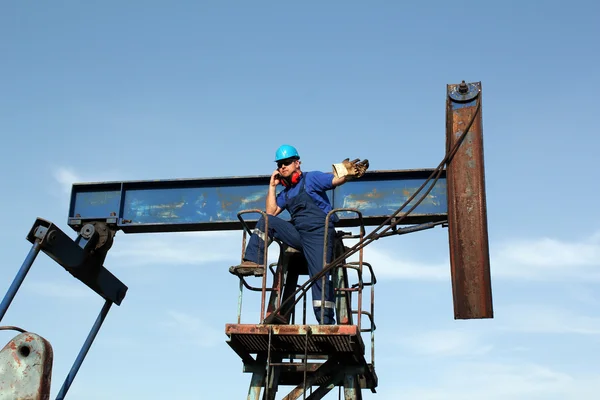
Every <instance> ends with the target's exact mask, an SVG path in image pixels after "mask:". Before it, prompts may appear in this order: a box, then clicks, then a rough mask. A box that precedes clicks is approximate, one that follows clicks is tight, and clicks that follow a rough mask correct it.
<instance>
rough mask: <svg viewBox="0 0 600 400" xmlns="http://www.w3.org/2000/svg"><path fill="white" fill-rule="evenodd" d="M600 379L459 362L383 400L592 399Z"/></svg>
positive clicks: (540, 367) (533, 367)
mask: <svg viewBox="0 0 600 400" xmlns="http://www.w3.org/2000/svg"><path fill="white" fill-rule="evenodd" d="M599 378H600V376H598V375H586V374H580V375H572V374H569V373H566V372H563V371H557V370H554V369H552V368H549V367H547V366H543V365H538V364H534V363H527V364H518V365H517V364H500V363H457V364H452V365H449V366H448V367H447V368H445V369H444V371H443V372H442V374H441V376H437V377H436V376H432V377H431V379H430V380H429V382H428V384H427V385H420V387H410V386H409V387H405V388H402V387H401V388H400V389H399V390H398V392H397V393H393V392H391V391H390V392H387V393H382V396H381V397H382V399H384V400H387V399H394V398H402V399H404V400H417V399H418V400H455V399H456V400H458V399H460V400H479V399H486V400H504V399H511V400H530V399H540V400H541V399H544V400H559V399H560V400H565V399H573V400H575V399H592V398H596V397H597V392H598V390H600V379H599Z"/></svg>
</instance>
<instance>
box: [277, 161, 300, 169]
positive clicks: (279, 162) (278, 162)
mask: <svg viewBox="0 0 600 400" xmlns="http://www.w3.org/2000/svg"><path fill="white" fill-rule="evenodd" d="M294 161H296V160H294V159H290V160H283V161H277V168H281V167H283V166H286V167H287V166H288V165H290V164H291V163H293V162H294Z"/></svg>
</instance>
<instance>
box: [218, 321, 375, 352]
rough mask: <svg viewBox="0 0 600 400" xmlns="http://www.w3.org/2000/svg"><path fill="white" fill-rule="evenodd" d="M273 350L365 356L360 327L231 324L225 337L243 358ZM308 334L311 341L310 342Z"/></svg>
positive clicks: (228, 325) (226, 329)
mask: <svg viewBox="0 0 600 400" xmlns="http://www.w3.org/2000/svg"><path fill="white" fill-rule="evenodd" d="M269 329H271V331H272V339H271V340H272V341H271V346H270V349H271V351H273V352H275V353H285V354H303V353H304V352H305V350H306V351H308V353H309V354H312V355H323V354H325V355H327V354H332V353H349V354H353V355H357V356H362V355H363V354H364V351H365V347H364V343H363V340H362V338H361V336H360V332H359V330H358V327H357V326H356V325H267V324H260V325H254V324H227V325H226V328H225V333H226V334H227V336H229V338H230V341H229V342H228V343H229V344H230V346H232V348H234V350H236V351H237V352H238V354H239V353H240V352H242V353H243V354H258V353H261V352H266V351H268V350H269ZM307 334H308V338H307Z"/></svg>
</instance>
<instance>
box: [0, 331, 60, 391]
mask: <svg viewBox="0 0 600 400" xmlns="http://www.w3.org/2000/svg"><path fill="white" fill-rule="evenodd" d="M52 360H53V353H52V346H51V345H50V343H48V341H46V339H44V338H43V337H41V336H39V335H36V334H35V333H30V332H25V333H21V334H19V335H17V336H15V337H14V338H13V339H12V340H11V341H10V342H8V344H7V345H6V346H5V347H4V348H3V349H2V351H0V399H2V400H47V399H49V398H50V383H51V378H52Z"/></svg>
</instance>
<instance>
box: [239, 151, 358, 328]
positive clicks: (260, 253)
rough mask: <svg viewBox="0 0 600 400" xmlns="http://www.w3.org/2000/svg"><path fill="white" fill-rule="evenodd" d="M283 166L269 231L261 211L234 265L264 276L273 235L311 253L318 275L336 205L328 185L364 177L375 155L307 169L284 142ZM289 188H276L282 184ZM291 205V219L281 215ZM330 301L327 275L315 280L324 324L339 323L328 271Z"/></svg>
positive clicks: (272, 197) (275, 179)
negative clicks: (326, 168)
mask: <svg viewBox="0 0 600 400" xmlns="http://www.w3.org/2000/svg"><path fill="white" fill-rule="evenodd" d="M275 162H276V163H277V169H275V171H273V173H272V174H271V181H270V184H269V191H268V194H267V200H266V213H267V215H268V218H269V223H268V229H269V232H268V235H265V232H264V226H265V221H264V218H263V217H261V218H260V219H259V220H258V222H257V224H256V228H255V229H254V231H253V233H252V235H251V236H250V239H249V241H248V246H247V247H246V252H245V256H244V259H243V261H242V264H240V265H238V266H234V267H232V268H231V269H230V271H231V272H232V273H234V274H239V275H246V276H247V275H257V276H260V275H262V274H263V273H264V271H265V264H266V261H265V260H263V258H264V246H265V242H267V246H268V245H269V244H270V243H271V241H272V239H273V237H274V238H276V239H277V240H280V241H282V242H283V243H285V244H287V245H288V246H291V247H293V248H295V249H297V250H300V251H301V252H302V253H303V254H304V257H305V258H306V261H307V264H308V273H309V276H310V277H312V276H314V275H315V274H317V273H318V272H319V271H321V270H322V269H323V250H324V238H325V218H326V216H327V213H328V212H329V211H331V209H332V207H331V203H330V201H329V198H328V197H327V194H326V191H328V190H331V189H333V188H335V187H336V186H339V185H342V184H344V183H346V182H347V181H350V180H352V179H357V178H360V177H362V176H363V175H364V173H365V172H366V171H367V169H368V168H369V161H368V160H364V161H360V160H359V159H356V160H353V161H349V159H345V160H344V161H342V162H341V163H338V164H333V173H325V172H320V171H310V172H303V171H302V170H301V168H300V164H301V161H300V155H299V154H298V151H297V150H296V149H295V148H294V147H293V146H290V145H287V144H285V145H282V146H280V147H279V148H278V149H277V151H276V152H275ZM279 184H281V185H283V186H284V189H283V190H281V191H280V192H279V194H277V193H276V191H277V186H278V185H279ZM283 210H287V211H288V212H289V214H290V216H291V220H290V222H288V221H286V220H283V219H281V218H279V217H277V215H279V214H280V213H281V212H282V211H283ZM337 219H338V218H337V216H336V215H335V214H333V215H332V216H331V217H330V218H329V228H328V236H329V238H328V240H327V243H328V249H327V262H328V263H329V262H331V260H332V256H333V246H334V239H335V228H334V223H335V222H337ZM326 282H328V283H326V288H325V302H324V304H321V303H322V300H321V299H322V290H323V288H322V287H321V285H322V280H321V279H318V280H317V281H316V282H315V283H314V284H313V286H312V300H313V309H314V312H315V316H316V318H317V321H318V322H319V324H322V325H332V324H335V318H334V314H335V303H334V296H333V285H332V284H331V283H329V274H328V275H327V276H326ZM322 305H323V308H324V320H323V321H321V306H322Z"/></svg>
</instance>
